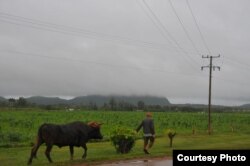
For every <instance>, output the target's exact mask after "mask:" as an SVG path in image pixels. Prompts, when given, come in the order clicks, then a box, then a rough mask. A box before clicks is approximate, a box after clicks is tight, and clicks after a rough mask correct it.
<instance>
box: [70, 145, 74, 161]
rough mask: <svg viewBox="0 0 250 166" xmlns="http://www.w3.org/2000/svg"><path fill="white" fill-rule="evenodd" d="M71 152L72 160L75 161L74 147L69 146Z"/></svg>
mask: <svg viewBox="0 0 250 166" xmlns="http://www.w3.org/2000/svg"><path fill="white" fill-rule="evenodd" d="M69 150H70V160H73V155H74V146H69Z"/></svg>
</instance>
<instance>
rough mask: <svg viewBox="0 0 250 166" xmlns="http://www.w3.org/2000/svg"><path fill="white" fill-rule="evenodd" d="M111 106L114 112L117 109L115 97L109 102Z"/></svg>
mask: <svg viewBox="0 0 250 166" xmlns="http://www.w3.org/2000/svg"><path fill="white" fill-rule="evenodd" d="M109 105H110V108H111V110H114V109H115V108H116V101H115V99H114V98H113V97H112V98H111V99H110V100H109Z"/></svg>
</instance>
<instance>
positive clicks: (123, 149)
mask: <svg viewBox="0 0 250 166" xmlns="http://www.w3.org/2000/svg"><path fill="white" fill-rule="evenodd" d="M135 135H136V132H135V131H134V130H131V129H129V128H125V127H117V128H116V129H115V130H114V131H113V132H112V133H111V136H110V140H111V142H112V144H113V145H114V146H115V149H116V152H117V153H129V152H130V151H131V150H132V148H133V147H134V145H135Z"/></svg>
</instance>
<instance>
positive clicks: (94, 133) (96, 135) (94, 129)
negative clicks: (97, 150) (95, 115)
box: [88, 122, 103, 139]
mask: <svg viewBox="0 0 250 166" xmlns="http://www.w3.org/2000/svg"><path fill="white" fill-rule="evenodd" d="M101 125H102V123H97V122H89V123H88V126H89V127H90V128H91V130H90V132H89V139H102V138H103V136H102V134H101V131H100V128H101Z"/></svg>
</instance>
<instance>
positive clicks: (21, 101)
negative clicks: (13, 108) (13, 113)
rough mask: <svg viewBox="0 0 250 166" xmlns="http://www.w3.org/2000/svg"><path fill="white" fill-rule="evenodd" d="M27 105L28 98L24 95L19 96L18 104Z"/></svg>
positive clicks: (20, 105)
mask: <svg viewBox="0 0 250 166" xmlns="http://www.w3.org/2000/svg"><path fill="white" fill-rule="evenodd" d="M27 105H28V103H27V100H26V99H25V98H23V97H19V99H18V100H17V106H19V107H25V106H27Z"/></svg>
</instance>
